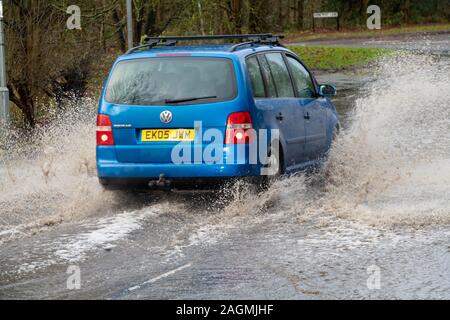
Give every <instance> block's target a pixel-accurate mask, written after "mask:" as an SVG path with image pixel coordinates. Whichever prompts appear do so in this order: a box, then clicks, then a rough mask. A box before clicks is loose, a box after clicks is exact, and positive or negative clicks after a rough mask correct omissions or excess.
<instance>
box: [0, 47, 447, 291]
mask: <svg viewBox="0 0 450 320" xmlns="http://www.w3.org/2000/svg"><path fill="white" fill-rule="evenodd" d="M395 59H396V60H394V61H388V62H380V66H379V68H378V69H377V72H375V73H373V74H372V73H371V75H370V77H367V76H357V75H355V74H351V75H348V74H339V73H336V74H323V75H320V77H319V78H320V79H319V81H320V82H331V83H335V84H336V85H337V86H338V90H339V93H340V96H338V98H337V100H336V104H337V106H338V109H339V112H340V113H341V115H342V122H343V127H344V130H343V133H342V134H341V137H340V138H339V140H338V141H337V143H336V145H335V147H334V149H333V153H332V154H331V155H330V159H329V161H328V163H327V165H326V166H325V168H324V169H323V171H322V172H321V173H319V174H317V175H312V176H311V175H305V174H298V175H296V176H293V177H288V178H285V179H283V180H281V181H278V182H277V183H275V185H273V186H272V187H271V188H270V189H269V190H268V191H266V192H264V193H262V194H259V195H258V194H256V193H255V192H253V191H251V190H249V187H248V186H246V185H239V184H238V185H235V186H230V187H229V188H227V189H226V190H225V191H223V192H222V193H218V194H213V195H207V194H205V195H203V194H160V193H158V194H150V195H148V194H141V195H129V194H117V193H109V192H103V191H102V190H101V188H100V187H99V186H98V184H97V181H96V177H95V170H93V164H94V163H95V162H94V158H93V153H92V151H90V149H89V148H87V147H86V145H89V144H90V143H91V142H90V140H89V139H87V138H86V141H87V142H82V141H81V140H82V139H80V144H79V145H69V146H67V144H63V146H61V145H59V144H58V143H55V142H54V141H53V140H46V138H44V140H43V142H44V143H43V144H44V145H45V146H46V147H45V148H44V150H45V151H44V152H37V154H36V155H34V153H33V152H31V151H32V150H33V148H31V149H32V150H31V151H30V150H28V149H27V148H28V147H27V146H25V147H24V148H25V149H20V150H19V151H20V152H18V154H19V158H18V159H14V162H11V161H12V160H11V161H8V160H5V161H3V162H2V167H1V169H0V170H1V173H2V175H1V177H2V178H1V179H3V180H1V181H2V184H1V188H2V189H1V191H2V193H1V196H0V210H1V212H2V214H1V216H0V217H1V224H0V225H1V227H2V228H1V229H0V241H1V243H0V298H1V299H23V298H25V299H31V298H33V299H54V298H61V299H98V298H100V299H162V298H168V299H340V298H354V299H369V298H375V299H378V298H387V299H391V298H400V299H410V298H414V299H416V298H419V299H444V298H445V299H448V298H450V228H449V226H450V211H449V208H450V187H449V186H450V136H449V134H448V133H449V132H450V122H449V121H448V119H450V114H449V112H450V111H449V108H448V105H449V102H450V79H449V76H450V72H449V70H450V64H449V61H448V59H444V58H437V57H434V56H426V55H425V56H423V55H420V56H416V55H411V56H409V55H405V56H401V57H398V58H395ZM424 110H427V112H426V113H424V112H423V111H424ZM82 120H83V119H82ZM81 123H83V124H84V123H85V121H84V120H83V121H81ZM63 129H64V132H67V128H66V127H64V126H63ZM58 130H59V129H58V127H56V128H54V131H55V136H56V137H60V136H61V135H60V131H58ZM73 130H74V132H75V133H76V134H77V135H79V136H82V137H90V136H91V134H92V132H93V130H94V128H91V127H85V126H84V125H80V126H79V127H76V128H75V127H74V128H73ZM47 132H49V131H47ZM48 135H49V134H48V133H47V135H45V137H47V136H48ZM92 136H93V135H92ZM49 145H50V146H52V148H50V149H49V148H48V146H49ZM35 147H36V149H38V150H41V149H43V148H42V144H37V145H35ZM61 148H66V149H62V150H63V151H64V152H60V150H61ZM24 150H26V151H27V152H28V151H29V153H30V154H33V156H29V157H23V156H20V155H21V154H23V152H25V151H24ZM86 150H87V151H86ZM85 152H87V153H85ZM13 163H14V166H13V165H12V164H13ZM60 163H61V165H59V164H60ZM36 221H40V222H39V223H37V222H36ZM73 267H75V269H73ZM71 270H72V271H71ZM73 270H79V272H80V281H81V282H80V288H79V289H73V286H72V285H73V282H72V280H73V279H74V278H73V277H72V276H73V275H74V273H73ZM68 271H70V272H69V273H68Z"/></svg>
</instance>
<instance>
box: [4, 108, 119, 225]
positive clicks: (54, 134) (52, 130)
mask: <svg viewBox="0 0 450 320" xmlns="http://www.w3.org/2000/svg"><path fill="white" fill-rule="evenodd" d="M94 106H95V101H93V100H91V99H84V100H83V101H82V102H81V103H77V105H75V106H71V107H70V108H68V110H70V111H65V112H63V113H62V115H60V116H58V117H56V118H55V119H54V120H53V121H51V122H50V123H48V124H44V125H41V126H39V127H38V128H36V129H35V130H34V131H33V132H32V135H31V137H30V138H28V139H26V140H24V138H23V137H25V136H26V135H25V134H22V133H21V132H20V131H11V132H9V133H8V136H7V137H4V138H3V139H0V141H1V143H2V145H0V213H1V214H0V233H1V232H2V231H4V230H8V231H7V233H9V232H13V233H15V232H18V233H20V232H23V231H24V229H34V228H35V227H36V228H39V227H42V226H50V225H53V224H56V223H60V222H62V221H69V220H72V219H78V218H83V217H84V216H86V215H88V214H91V213H95V212H96V213H98V211H101V210H105V209H108V208H112V207H114V205H116V204H117V202H116V201H114V200H116V199H117V198H118V197H117V196H115V195H113V194H111V193H106V192H103V190H102V189H101V188H100V186H99V185H98V182H97V179H96V171H95V147H94V146H95V126H94V125H95V111H96V110H95V109H96V108H95V107H94Z"/></svg>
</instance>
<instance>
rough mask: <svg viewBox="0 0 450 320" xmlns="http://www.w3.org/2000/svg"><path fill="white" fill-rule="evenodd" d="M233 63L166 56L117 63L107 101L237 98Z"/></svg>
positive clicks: (182, 101)
mask: <svg viewBox="0 0 450 320" xmlns="http://www.w3.org/2000/svg"><path fill="white" fill-rule="evenodd" d="M236 94H237V88H236V78H235V74H234V68H233V63H232V61H231V60H230V59H226V58H203V57H176V58H175V57H166V58H149V59H137V60H129V61H122V62H119V63H118V64H117V65H116V67H115V68H114V71H113V73H112V75H111V77H110V80H109V83H108V86H107V88H106V95H105V99H106V101H108V102H110V103H117V104H131V105H166V104H173V105H177V104H180V105H183V104H198V103H208V102H219V101H226V100H231V99H233V98H234V97H236Z"/></svg>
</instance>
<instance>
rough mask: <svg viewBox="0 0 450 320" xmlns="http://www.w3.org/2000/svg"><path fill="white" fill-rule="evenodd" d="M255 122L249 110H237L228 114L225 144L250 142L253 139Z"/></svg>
mask: <svg viewBox="0 0 450 320" xmlns="http://www.w3.org/2000/svg"><path fill="white" fill-rule="evenodd" d="M253 133H254V132H253V124H252V117H251V116H250V113H249V112H235V113H232V114H230V115H229V116H228V120H227V131H226V134H225V144H248V143H252V141H253Z"/></svg>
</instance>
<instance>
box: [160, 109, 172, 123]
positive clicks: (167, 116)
mask: <svg viewBox="0 0 450 320" xmlns="http://www.w3.org/2000/svg"><path fill="white" fill-rule="evenodd" d="M159 119H161V122H162V123H169V122H170V121H172V112H170V111H163V112H161V114H160V116H159Z"/></svg>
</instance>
